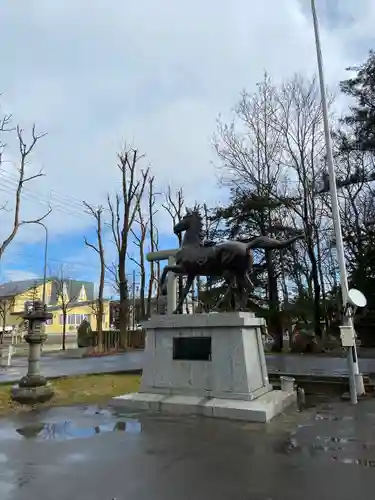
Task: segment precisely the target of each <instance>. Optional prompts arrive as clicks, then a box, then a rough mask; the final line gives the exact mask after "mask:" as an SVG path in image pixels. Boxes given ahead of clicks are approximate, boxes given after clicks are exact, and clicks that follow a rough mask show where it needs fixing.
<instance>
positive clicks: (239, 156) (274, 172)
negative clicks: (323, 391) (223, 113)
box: [214, 75, 287, 350]
mask: <svg viewBox="0 0 375 500" xmlns="http://www.w3.org/2000/svg"><path fill="white" fill-rule="evenodd" d="M276 114H277V89H276V88H275V87H274V85H273V84H272V81H271V79H270V78H269V77H268V76H267V75H265V76H264V80H263V81H262V82H261V83H259V84H258V89H257V92H256V93H255V94H254V95H253V94H251V95H250V94H248V93H247V92H243V93H242V94H241V96H240V99H239V102H238V103H237V106H236V108H235V115H234V119H233V121H232V123H230V124H223V123H221V122H219V123H218V129H217V134H216V136H215V138H214V147H215V149H216V152H217V155H218V157H219V159H220V161H221V165H220V167H221V173H222V183H223V184H224V185H227V186H228V185H229V187H230V188H231V191H232V206H231V208H230V210H229V214H228V215H230V217H229V219H230V220H231V221H232V222H231V223H230V225H231V229H232V231H231V233H232V234H230V235H229V236H230V237H234V236H237V237H238V236H242V237H245V238H249V237H254V236H257V235H259V234H261V235H267V236H272V237H275V235H278V234H280V232H282V230H286V229H287V227H286V224H284V226H285V227H283V228H282V230H280V218H281V217H280V216H281V211H282V210H283V209H284V210H285V204H286V201H287V200H285V197H284V192H283V187H282V185H283V181H284V179H285V175H286V171H285V170H286V169H285V168H283V165H282V161H281V160H282V154H283V148H282V136H281V133H280V132H279V131H278V130H276V129H275V127H274V126H273V122H274V120H275V115H276ZM242 215H243V216H242ZM234 233H237V234H234ZM241 233H242V234H241ZM273 254H274V252H272V251H271V250H266V251H265V252H264V257H263V252H262V253H260V252H257V256H256V259H257V263H258V264H262V263H263V262H264V261H265V265H266V270H267V275H266V277H265V279H264V280H262V285H263V286H262V287H260V288H261V290H259V292H260V293H264V290H266V297H265V298H267V300H268V302H269V310H268V311H265V313H267V316H268V318H269V320H268V327H269V331H270V333H271V334H272V335H273V336H274V338H275V348H277V349H278V350H281V349H282V341H283V331H282V324H281V317H280V314H279V294H278V266H277V259H276V257H275V256H274V255H273ZM258 295H259V294H258ZM259 298H262V296H261V295H260V297H259ZM257 299H258V297H257ZM257 302H259V301H258V300H257ZM256 307H258V304H256Z"/></svg>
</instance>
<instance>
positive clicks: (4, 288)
mask: <svg viewBox="0 0 375 500" xmlns="http://www.w3.org/2000/svg"><path fill="white" fill-rule="evenodd" d="M47 281H48V282H50V281H52V293H51V297H50V302H49V304H50V305H55V304H57V300H58V293H59V292H58V288H59V287H60V286H61V282H60V278H56V277H50V278H47ZM64 281H65V282H66V286H67V292H68V295H69V297H72V298H73V297H75V298H78V296H79V292H80V289H81V287H82V285H83V286H84V287H85V290H86V296H87V301H88V302H90V301H93V300H94V283H92V282H90V281H81V280H71V279H66V280H64ZM42 283H43V279H42V278H36V279H30V280H21V281H9V282H8V283H2V284H1V285H0V298H1V297H15V296H16V295H20V294H21V293H24V292H26V291H27V290H30V289H31V288H33V287H35V286H38V285H41V284H42Z"/></svg>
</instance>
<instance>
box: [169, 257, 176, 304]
mask: <svg viewBox="0 0 375 500" xmlns="http://www.w3.org/2000/svg"><path fill="white" fill-rule="evenodd" d="M174 265H175V260H174V256H173V255H171V256H169V257H168V266H174ZM176 285H177V281H176V275H175V274H174V273H169V276H168V281H167V313H168V314H173V311H174V310H175V309H176V307H177V286H176Z"/></svg>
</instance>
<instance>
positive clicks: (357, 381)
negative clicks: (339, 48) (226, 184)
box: [311, 0, 364, 404]
mask: <svg viewBox="0 0 375 500" xmlns="http://www.w3.org/2000/svg"><path fill="white" fill-rule="evenodd" d="M311 11H312V17H313V24H314V34H315V46H316V56H317V64H318V73H319V84H320V94H321V100H322V111H323V123H324V135H325V143H326V150H327V167H328V175H329V188H330V193H331V203H332V218H333V226H334V230H335V239H336V249H337V260H338V264H339V269H340V284H341V294H342V301H343V310H344V311H348V307H347V303H348V278H347V273H346V263H345V253H344V245H343V239H342V231H341V221H340V212H339V203H338V197H337V186H336V174H335V169H334V165H333V153H332V139H331V132H330V128H329V119H328V105H327V96H326V88H325V81H324V71H323V56H322V49H321V45H320V37H319V24H318V16H317V13H316V6H315V0H311ZM343 323H344V326H351V327H352V328H353V321H352V318H351V317H350V315H349V313H348V312H346V313H344V317H343ZM347 361H348V370H349V386H350V399H351V402H352V403H353V404H356V403H357V394H359V395H362V394H363V393H364V385H363V378H362V375H361V374H360V373H359V368H358V358H357V349H356V345H355V342H354V345H353V346H352V347H349V348H348V356H347Z"/></svg>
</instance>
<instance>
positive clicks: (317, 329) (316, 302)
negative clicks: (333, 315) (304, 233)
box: [307, 241, 322, 338]
mask: <svg viewBox="0 0 375 500" xmlns="http://www.w3.org/2000/svg"><path fill="white" fill-rule="evenodd" d="M307 246H308V253H309V257H310V261H311V278H312V282H313V287H314V331H315V335H316V336H317V337H319V338H321V336H322V328H321V326H320V282H319V271H318V263H317V261H316V256H315V252H314V247H313V245H312V242H310V241H309V242H308V245H307Z"/></svg>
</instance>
